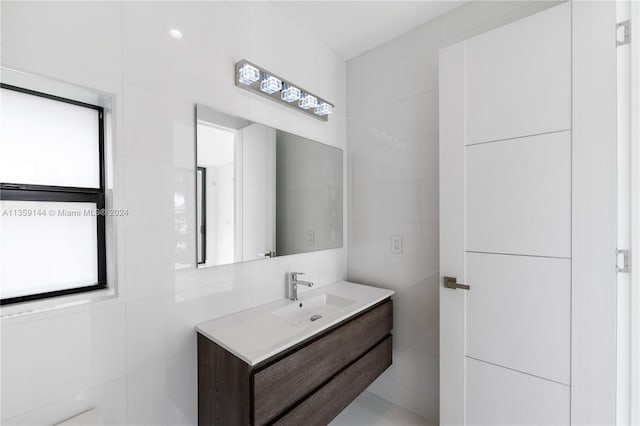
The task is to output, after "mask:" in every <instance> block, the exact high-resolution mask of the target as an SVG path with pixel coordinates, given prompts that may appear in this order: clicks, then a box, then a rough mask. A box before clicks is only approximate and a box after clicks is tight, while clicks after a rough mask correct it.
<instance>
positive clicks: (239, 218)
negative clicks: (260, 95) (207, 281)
mask: <svg viewBox="0 0 640 426" xmlns="http://www.w3.org/2000/svg"><path fill="white" fill-rule="evenodd" d="M342 157H343V153H342V150H340V149H338V148H335V147H331V146H328V145H325V144H322V143H319V142H316V141H313V140H310V139H306V138H303V137H300V136H296V135H293V134H290V133H287V132H284V131H281V130H277V129H274V128H272V127H269V126H265V125H263V124H259V123H254V122H251V121H248V120H245V119H242V118H238V117H233V116H229V115H226V114H223V113H220V112H217V111H215V110H213V109H211V108H209V107H206V106H203V105H197V107H196V204H197V206H196V207H197V208H196V212H197V213H196V219H197V228H196V229H197V232H196V235H197V241H196V248H197V249H196V253H197V264H198V267H206V266H215V265H224V264H229V263H235V262H243V261H249V260H256V259H264V258H269V257H274V256H283V255H289V254H296V253H304V252H310V251H317V250H325V249H330V248H338V247H342V245H343V242H342V239H343V232H342V220H343V210H342V201H343V200H342V198H343V197H342V191H343V189H342V187H343V182H342V177H343V176H342V166H343V164H342V161H343V159H342Z"/></svg>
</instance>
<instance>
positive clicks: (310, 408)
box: [275, 335, 392, 426]
mask: <svg viewBox="0 0 640 426" xmlns="http://www.w3.org/2000/svg"><path fill="white" fill-rule="evenodd" d="M391 352H392V351H391V336H390V335H389V336H388V337H387V338H386V339H384V340H383V341H382V342H380V343H379V344H378V345H376V346H375V347H374V348H373V349H371V350H370V351H369V352H367V353H366V355H364V356H363V357H362V358H360V359H359V360H357V361H356V362H354V363H353V364H352V365H351V366H349V367H348V368H346V369H345V370H344V371H342V372H340V373H339V374H338V375H337V376H336V377H334V378H333V379H332V380H331V381H330V382H329V383H327V384H326V385H324V386H323V387H322V388H320V389H319V390H318V391H316V392H315V393H313V394H312V395H310V396H309V397H308V398H307V399H305V400H304V401H302V402H300V403H299V404H298V405H297V406H295V407H294V408H293V410H291V411H289V412H288V413H287V414H285V415H284V417H282V418H281V419H279V420H278V421H276V422H275V424H276V425H278V426H285V425H291V426H298V425H309V426H311V425H326V424H328V423H329V422H330V421H331V420H333V418H334V417H336V416H337V415H338V414H340V412H341V411H342V410H344V409H345V408H346V407H347V405H349V404H350V403H351V402H352V401H353V400H354V399H355V398H356V397H357V396H358V395H360V393H362V391H364V390H365V389H366V388H367V387H368V386H369V385H370V384H371V383H373V381H374V380H375V379H376V378H377V377H378V376H379V375H380V374H382V372H383V371H384V370H386V369H387V367H389V366H390V365H391Z"/></svg>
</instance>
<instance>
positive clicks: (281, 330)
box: [196, 281, 394, 365]
mask: <svg viewBox="0 0 640 426" xmlns="http://www.w3.org/2000/svg"><path fill="white" fill-rule="evenodd" d="M393 294H394V292H393V291H392V290H386V289H383V288H377V287H371V286H366V285H362V284H354V283H351V282H348V281H338V282H336V283H334V284H330V285H327V286H323V287H320V288H317V289H313V290H310V291H305V292H299V293H298V299H299V300H297V301H291V300H289V299H280V300H276V301H274V302H270V303H265V304H264V305H259V306H256V307H254V308H251V309H247V310H244V311H240V312H236V313H233V314H231V315H227V316H224V317H221V318H217V319H214V320H211V321H207V322H203V323H201V324H198V325H196V330H197V331H198V332H199V333H200V334H202V335H204V336H206V337H208V338H209V339H210V340H212V341H214V342H215V343H217V344H218V345H220V346H222V347H223V348H225V349H226V350H228V351H229V352H231V353H232V354H234V355H236V356H237V357H238V358H240V359H242V360H244V361H245V362H246V363H247V364H249V365H256V364H258V363H260V362H261V361H264V360H265V359H267V358H269V357H271V356H273V355H275V354H277V353H279V352H282V351H284V350H286V349H287V348H290V347H291V346H294V345H295V344H297V343H300V342H302V341H303V340H306V339H308V338H309V337H311V336H313V335H315V334H318V333H320V332H321V331H323V330H326V329H327V328H329V327H331V326H332V325H335V324H337V323H339V322H341V321H343V320H345V319H347V318H349V317H351V316H353V315H355V314H357V313H358V312H361V311H363V310H365V309H367V308H369V307H371V306H373V305H375V304H376V303H378V302H380V301H382V300H384V299H386V298H388V297H390V296H392V295H393ZM336 296H337V297H336ZM323 297H324V298H327V297H329V298H332V299H329V300H330V301H331V302H333V301H334V300H335V301H336V303H337V305H332V306H330V307H329V308H330V309H326V310H323V309H322V306H320V305H318V306H319V307H318V308H317V312H316V311H314V310H311V311H309V312H310V313H320V314H322V317H321V318H320V319H318V320H315V321H311V320H309V319H307V317H306V316H305V317H304V319H303V320H301V319H296V318H292V317H293V316H300V315H296V314H297V313H298V312H301V311H298V310H297V309H298V308H297V307H295V306H301V305H300V304H302V305H303V306H304V304H305V302H307V301H309V303H310V304H316V303H322V302H320V300H321V299H323ZM340 304H343V305H345V306H344V307H342V306H340ZM291 305H295V306H291ZM310 309H316V308H310ZM283 311H285V312H290V314H287V313H284V314H283V313H281V312H283ZM328 311H330V312H328Z"/></svg>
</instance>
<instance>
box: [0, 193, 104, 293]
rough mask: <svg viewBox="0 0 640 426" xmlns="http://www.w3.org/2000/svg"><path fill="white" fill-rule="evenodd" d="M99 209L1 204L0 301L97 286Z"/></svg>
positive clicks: (88, 205)
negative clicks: (97, 212)
mask: <svg viewBox="0 0 640 426" xmlns="http://www.w3.org/2000/svg"><path fill="white" fill-rule="evenodd" d="M95 209H96V204H94V203H77V202H49V201H8V200H0V298H2V299H6V298H10V297H19V296H25V295H32V294H39V293H45V292H49V291H56V290H62V289H68V288H75V287H84V286H88V285H94V284H97V282H98V253H97V247H98V244H97V220H96V216H95V215H91V214H90V213H89V212H90V211H95Z"/></svg>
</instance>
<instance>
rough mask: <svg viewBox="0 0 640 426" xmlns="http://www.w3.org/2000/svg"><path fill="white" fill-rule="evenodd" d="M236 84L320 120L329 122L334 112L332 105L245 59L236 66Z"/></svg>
mask: <svg viewBox="0 0 640 426" xmlns="http://www.w3.org/2000/svg"><path fill="white" fill-rule="evenodd" d="M235 84H236V87H239V88H241V89H244V90H247V91H249V92H253V93H256V94H258V95H260V96H263V97H266V98H270V99H272V100H274V101H276V102H279V103H280V104H282V105H286V106H288V107H290V108H293V109H296V110H298V111H300V112H304V113H305V114H308V115H310V116H311V117H314V118H317V119H318V120H322V121H327V120H328V119H329V114H331V113H332V112H333V108H334V106H333V104H332V103H330V102H328V101H326V100H324V99H322V98H320V97H318V96H316V95H314V94H313V93H310V92H309V91H308V90H304V89H302V88H301V87H300V86H298V85H297V84H293V83H291V82H290V81H287V80H285V79H283V78H281V77H278V76H276V75H275V74H273V73H272V72H269V71H267V70H265V69H264V68H261V67H259V66H257V65H255V64H252V63H251V62H249V61H247V60H244V59H243V60H242V61H240V62H237V63H236V65H235Z"/></svg>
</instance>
